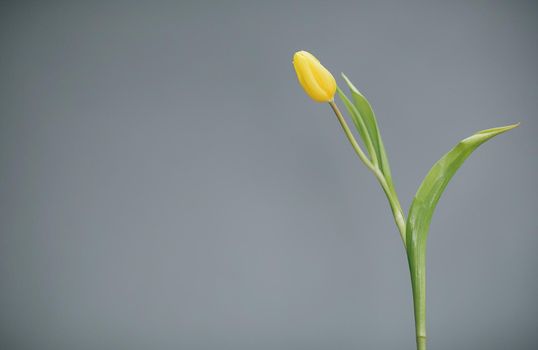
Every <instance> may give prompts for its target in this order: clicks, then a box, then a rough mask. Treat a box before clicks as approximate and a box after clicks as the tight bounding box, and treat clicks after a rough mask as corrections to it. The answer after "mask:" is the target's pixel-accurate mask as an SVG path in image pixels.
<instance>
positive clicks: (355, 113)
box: [336, 86, 378, 166]
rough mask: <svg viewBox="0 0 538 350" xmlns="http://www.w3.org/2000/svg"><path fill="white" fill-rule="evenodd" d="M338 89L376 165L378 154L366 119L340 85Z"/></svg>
mask: <svg viewBox="0 0 538 350" xmlns="http://www.w3.org/2000/svg"><path fill="white" fill-rule="evenodd" d="M336 91H337V92H338V96H340V99H341V100H342V101H343V102H344V105H345V106H346V109H347V111H348V113H349V115H350V116H351V120H352V121H353V124H354V125H355V128H356V129H357V131H358V132H359V136H360V137H361V139H362V141H363V142H364V144H365V145H366V148H367V149H368V153H369V154H370V159H371V160H372V162H373V163H374V165H376V166H377V164H378V161H377V156H376V152H375V149H374V146H373V143H372V139H371V138H370V134H369V132H368V129H367V127H366V124H365V123H364V120H363V118H362V116H361V114H360V113H359V111H358V110H357V108H356V107H355V106H354V105H353V103H351V101H350V100H349V98H347V96H346V94H344V92H343V91H342V90H341V89H340V87H338V86H336Z"/></svg>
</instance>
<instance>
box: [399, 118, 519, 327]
mask: <svg viewBox="0 0 538 350" xmlns="http://www.w3.org/2000/svg"><path fill="white" fill-rule="evenodd" d="M518 125H519V124H514V125H508V126H503V127H499V128H493V129H488V130H483V131H479V132H477V133H476V134H474V135H472V136H470V137H468V138H466V139H464V140H462V141H460V142H459V143H458V144H457V145H456V147H454V148H453V149H452V150H451V151H450V152H448V153H447V154H445V155H444V156H443V157H442V158H441V159H440V160H439V161H438V162H437V163H435V164H434V165H433V167H432V168H431V169H430V171H429V172H428V174H427V175H426V177H425V178H424V180H423V181H422V184H421V185H420V187H419V189H418V191H417V193H416V194H415V197H414V199H413V202H412V204H411V207H410V208H409V216H408V218H407V227H406V249H407V258H408V262H409V269H410V272H411V283H412V287H413V299H414V302H415V322H416V328H417V336H422V335H423V336H425V332H426V328H425V327H426V326H425V317H426V239H427V237H428V231H429V227H430V222H431V219H432V215H433V212H434V210H435V207H436V205H437V202H438V201H439V198H440V197H441V194H442V193H443V191H444V189H445V188H446V186H447V185H448V182H449V181H450V179H451V178H452V176H454V174H455V173H456V171H457V170H458V169H459V167H460V166H461V165H462V164H463V162H464V161H465V160H466V159H467V157H469V156H470V155H471V153H472V152H473V151H474V150H475V149H476V148H478V146H480V145H481V144H483V143H484V142H486V141H487V140H489V139H491V138H492V137H494V136H497V135H499V134H501V133H503V132H505V131H508V130H510V129H513V128H515V127H517V126H518Z"/></svg>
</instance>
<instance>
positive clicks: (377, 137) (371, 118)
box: [342, 73, 396, 194]
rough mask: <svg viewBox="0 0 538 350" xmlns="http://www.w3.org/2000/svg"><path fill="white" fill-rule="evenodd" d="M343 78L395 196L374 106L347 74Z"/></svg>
mask: <svg viewBox="0 0 538 350" xmlns="http://www.w3.org/2000/svg"><path fill="white" fill-rule="evenodd" d="M342 77H343V78H344V80H345V81H346V84H347V86H348V87H349V90H350V91H351V97H352V99H353V105H354V106H355V108H356V110H357V112H358V113H359V115H360V116H361V118H362V120H363V121H364V125H365V126H366V129H367V132H368V135H369V136H370V139H371V140H372V145H373V148H374V151H375V153H376V157H377V159H378V161H379V169H380V170H381V172H382V173H383V175H384V176H385V179H386V180H387V183H388V185H389V187H390V189H391V191H392V192H393V194H395V192H396V191H395V189H394V184H393V182H392V174H391V171H390V165H389V160H388V157H387V152H386V151H385V146H384V145H383V140H382V139H381V133H380V132H379V127H378V125H377V119H376V117H375V114H374V111H373V109H372V106H371V105H370V102H368V100H367V99H366V97H364V95H363V94H361V93H360V92H359V90H358V89H357V88H356V87H355V85H353V83H351V81H350V80H349V79H348V78H347V77H346V75H345V74H343V73H342Z"/></svg>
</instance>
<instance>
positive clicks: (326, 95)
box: [293, 51, 519, 350]
mask: <svg viewBox="0 0 538 350" xmlns="http://www.w3.org/2000/svg"><path fill="white" fill-rule="evenodd" d="M293 66H294V68H295V72H296V73H297V78H298V80H299V84H300V85H301V86H302V87H303V89H304V90H305V92H306V94H307V95H308V96H310V98H312V99H313V100H314V101H316V102H327V103H328V104H329V105H330V106H331V108H332V110H333V112H334V114H335V115H336V118H337V119H338V121H339V122H340V125H341V126H342V129H343V130H344V133H345V135H346V137H347V138H348V140H349V142H350V143H351V146H352V147H353V150H354V151H355V153H356V154H357V155H358V157H359V158H360V160H361V161H362V162H363V163H364V165H366V167H367V168H368V169H369V170H370V171H371V172H372V173H373V174H374V176H375V177H376V179H377V181H378V182H379V184H380V185H381V187H382V189H383V191H384V192H385V195H386V196H387V199H388V201H389V205H390V208H391V210H392V214H393V216H394V221H395V223H396V227H397V228H398V231H399V232H400V236H401V239H402V242H403V246H404V248H405V251H406V254H407V261H408V264H409V271H410V274H411V286H412V291H413V304H414V313H415V330H416V341H417V349H418V350H426V239H427V237H428V231H429V227H430V221H431V218H432V215H433V212H434V210H435V206H436V205H437V202H438V201H439V198H440V197H441V194H442V193H443V191H444V189H445V187H446V186H447V184H448V182H449V181H450V179H451V178H452V176H454V174H455V173H456V171H457V170H458V168H459V167H460V166H461V165H462V164H463V162H464V161H465V160H466V159H467V157H469V155H471V153H472V152H473V151H474V150H475V149H476V148H477V147H478V146H480V145H481V144H483V143H484V142H486V141H488V140H489V139H491V138H492V137H494V136H497V135H499V134H501V133H503V132H505V131H508V130H511V129H513V128H515V127H517V126H518V125H519V123H518V124H513V125H507V126H502V127H498V128H493V129H487V130H482V131H479V132H477V133H475V134H474V135H472V136H469V137H467V138H466V139H463V140H462V141H460V142H459V143H458V144H457V145H456V146H455V147H454V148H453V149H452V150H450V151H449V152H448V153H446V154H445V155H444V156H443V157H441V159H439V160H438V161H437V163H435V164H434V165H433V166H432V168H431V169H430V171H429V172H428V174H427V175H426V177H425V178H424V180H423V181H422V184H421V185H420V187H419V188H418V190H417V192H416V194H415V197H414V198H413V202H412V203H411V207H410V208H409V212H408V215H407V219H406V217H405V214H404V211H403V210H402V207H401V205H400V201H399V199H398V195H397V194H396V189H395V187H394V183H393V180H392V175H391V172H390V166H389V161H388V157H387V153H386V151H385V147H384V146H383V141H382V140H381V133H380V132H379V127H378V124H377V120H376V117H375V115H374V112H373V110H372V107H371V106H370V103H369V102H368V100H367V99H366V98H365V97H364V96H363V95H362V94H361V93H360V92H359V91H358V90H357V88H355V86H354V85H353V84H352V83H351V82H350V81H349V79H348V78H347V77H346V76H345V75H344V74H342V78H343V79H344V81H345V83H346V85H347V86H348V88H349V91H350V94H351V99H349V98H348V97H347V96H346V94H345V93H344V92H343V91H342V90H341V89H340V88H339V87H338V86H337V84H336V81H335V79H334V77H333V76H332V74H331V73H330V72H329V71H328V70H327V69H326V68H325V67H323V65H321V63H320V62H319V61H318V60H317V59H316V58H315V57H314V56H313V55H312V54H310V53H308V52H306V51H299V52H297V53H295V55H294V56H293ZM335 93H338V96H339V97H340V99H341V100H342V102H343V104H344V106H345V107H346V110H347V111H348V113H349V116H350V117H351V120H352V121H353V124H354V125H355V128H356V129H357V132H358V135H359V136H360V139H361V140H362V142H363V144H364V145H365V147H366V152H364V151H363V150H362V148H361V146H360V145H359V143H358V142H357V140H356V139H355V136H354V134H353V132H352V131H351V130H350V128H349V126H348V124H347V122H346V120H345V118H344V116H343V115H342V113H341V112H340V109H339V108H338V106H337V105H336V103H335V102H334V95H335Z"/></svg>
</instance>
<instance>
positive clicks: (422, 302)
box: [329, 101, 426, 350]
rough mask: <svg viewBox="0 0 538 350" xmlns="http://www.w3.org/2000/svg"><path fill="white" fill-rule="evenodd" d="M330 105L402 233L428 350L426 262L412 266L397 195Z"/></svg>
mask: <svg viewBox="0 0 538 350" xmlns="http://www.w3.org/2000/svg"><path fill="white" fill-rule="evenodd" d="M329 105H330V106H331V108H332V110H333V111H334V114H336V117H337V118H338V121H339V122H340V125H341V126H342V129H343V130H344V133H345V134H346V137H347V138H348V140H349V142H350V143H351V146H352V147H353V149H354V150H355V153H357V155H358V156H359V158H360V160H361V161H362V162H363V163H364V165H366V167H367V168H368V169H369V170H370V171H371V172H373V173H374V175H375V177H376V178H377V180H378V181H379V184H380V185H381V187H382V188H383V191H384V192H385V194H386V196H387V199H388V200H389V204H390V207H391V210H392V214H393V216H394V221H395V222H396V226H397V227H398V231H400V237H401V238H402V242H403V245H404V247H405V248H406V252H407V257H408V260H409V268H410V272H411V286H412V288H413V306H414V313H415V330H416V339H417V350H426V262H425V261H420V262H419V261H415V264H412V262H411V259H410V257H409V252H408V251H407V242H406V219H405V216H404V214H403V210H402V207H401V205H400V201H399V200H398V196H397V195H396V193H394V192H393V191H391V190H390V187H389V185H388V183H387V180H386V179H385V176H384V175H383V173H382V172H381V170H380V169H379V167H378V166H377V165H376V164H373V163H372V162H371V161H370V159H368V157H367V156H366V155H365V154H364V152H363V150H362V149H361V147H360V146H359V144H358V143H357V140H355V136H353V133H352V132H351V130H350V129H349V126H348V125H347V123H346V120H345V118H344V116H343V115H342V113H341V112H340V110H339V109H338V106H337V105H336V103H334V101H330V102H329Z"/></svg>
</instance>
